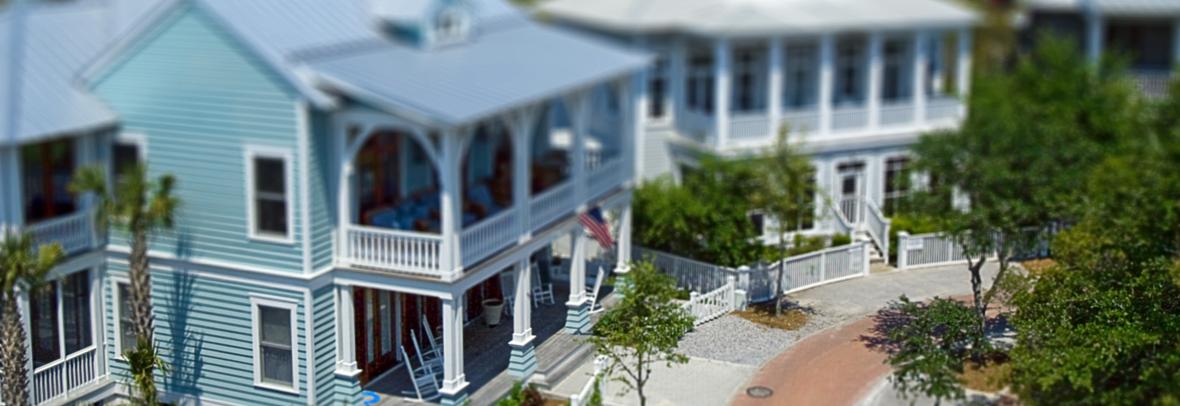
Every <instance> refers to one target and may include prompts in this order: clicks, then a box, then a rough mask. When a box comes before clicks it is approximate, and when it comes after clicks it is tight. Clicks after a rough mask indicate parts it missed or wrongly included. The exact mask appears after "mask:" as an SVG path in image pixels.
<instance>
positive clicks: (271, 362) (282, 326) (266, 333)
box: [250, 297, 299, 393]
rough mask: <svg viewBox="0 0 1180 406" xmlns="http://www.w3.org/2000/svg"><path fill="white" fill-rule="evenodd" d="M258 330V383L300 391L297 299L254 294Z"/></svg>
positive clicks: (278, 388)
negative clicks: (261, 296)
mask: <svg viewBox="0 0 1180 406" xmlns="http://www.w3.org/2000/svg"><path fill="white" fill-rule="evenodd" d="M250 306H251V308H252V310H251V313H252V316H253V317H252V319H253V324H254V325H253V330H254V384H255V385H257V386H262V387H266V388H270V389H276V390H282V391H287V392H296V393H297V392H299V380H298V367H297V365H298V364H297V363H298V357H297V353H296V351H295V348H297V347H296V344H297V340H296V337H297V336H296V330H295V328H296V323H295V310H296V308H297V305H296V304H295V303H294V302H286V301H281V300H274V299H266V298H259V297H254V298H251V299H250Z"/></svg>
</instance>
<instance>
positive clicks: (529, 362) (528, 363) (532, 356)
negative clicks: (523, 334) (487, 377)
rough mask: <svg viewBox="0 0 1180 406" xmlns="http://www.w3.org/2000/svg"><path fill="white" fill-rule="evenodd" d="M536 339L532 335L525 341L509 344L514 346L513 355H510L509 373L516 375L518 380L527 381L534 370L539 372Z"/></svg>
mask: <svg viewBox="0 0 1180 406" xmlns="http://www.w3.org/2000/svg"><path fill="white" fill-rule="evenodd" d="M535 341H536V340H534V339H532V338H531V337H530V338H529V339H528V340H527V341H524V342H519V343H518V342H510V343H508V346H509V347H511V348H512V353H511V355H509V356H508V375H512V376H513V377H516V378H517V380H520V381H524V382H527V381H528V379H529V378H530V377H532V376H533V373H534V372H537V346H536V345H535V344H534V342H535Z"/></svg>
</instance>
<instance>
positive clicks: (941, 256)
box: [897, 233, 967, 269]
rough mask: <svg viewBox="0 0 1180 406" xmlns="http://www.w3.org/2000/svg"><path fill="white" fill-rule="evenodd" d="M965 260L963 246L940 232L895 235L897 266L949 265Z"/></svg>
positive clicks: (905, 267)
mask: <svg viewBox="0 0 1180 406" xmlns="http://www.w3.org/2000/svg"><path fill="white" fill-rule="evenodd" d="M966 260H967V257H965V256H964V255H963V246H962V245H961V244H958V243H955V241H954V240H952V239H950V238H947V237H946V236H945V235H943V234H940V233H929V234H919V235H908V234H906V233H898V236H897V268H898V269H909V268H917V267H927V266H939V265H949V264H955V263H962V262H965V261H966Z"/></svg>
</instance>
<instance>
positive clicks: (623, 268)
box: [615, 202, 631, 273]
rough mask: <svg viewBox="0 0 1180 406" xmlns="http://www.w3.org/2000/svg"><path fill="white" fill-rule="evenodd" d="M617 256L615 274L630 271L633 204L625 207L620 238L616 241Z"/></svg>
mask: <svg viewBox="0 0 1180 406" xmlns="http://www.w3.org/2000/svg"><path fill="white" fill-rule="evenodd" d="M615 244H616V245H617V247H618V248H616V252H617V254H618V255H617V256H618V258H617V259H616V264H615V273H626V272H627V271H629V270H630V269H629V266H630V261H631V204H630V202H628V203H627V205H625V206H623V214H622V216H620V218H619V238H618V240H617V241H615Z"/></svg>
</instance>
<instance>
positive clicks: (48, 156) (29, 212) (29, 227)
mask: <svg viewBox="0 0 1180 406" xmlns="http://www.w3.org/2000/svg"><path fill="white" fill-rule="evenodd" d="M95 138H96V137H90V136H80V137H67V138H61V139H57V140H51V141H44V142H39V143H32V144H27V145H18V146H11V147H5V148H0V164H3V166H4V168H3V169H4V171H5V173H6V175H5V176H6V178H7V179H8V180H11V182H5V183H7V184H10V185H11V186H15V187H13V188H11V189H8V190H6V191H5V193H4V198H3V201H0V203H2V205H0V207H2V208H3V209H4V216H3V218H0V239H3V238H6V236H7V235H9V234H10V233H22V232H23V233H28V234H29V235H30V236H31V237H32V238H33V241H34V242H35V243H36V244H37V245H44V244H51V243H57V244H60V245H61V248H62V251H63V252H64V254H65V255H67V256H71V255H78V254H82V253H85V252H87V251H90V250H92V249H95V248H98V247H100V246H101V245H102V243H103V238H102V237H103V235H104V233H101V232H100V231H101V230H97V229H96V226H95V213H94V210H93V209H91V208H90V205H89V203H90V202H89V200H88V199H86V198H84V197H83V196H76V195H75V194H74V193H72V192H70V190H69V184H70V182H71V181H72V180H73V177H74V173H75V171H76V170H77V168H79V167H80V166H82V165H88V164H93V163H95V162H98V161H99V160H98V156H97V154H96V151H97V149H98V148H97V140H95ZM7 174H11V175H7ZM12 175H15V176H12Z"/></svg>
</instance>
